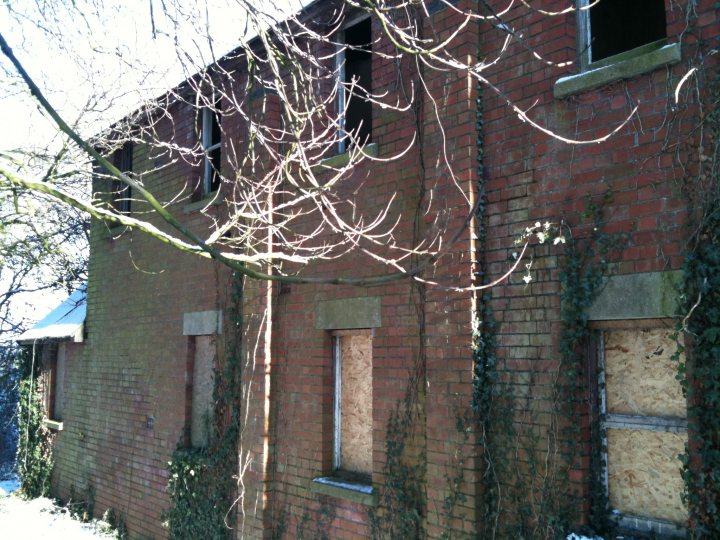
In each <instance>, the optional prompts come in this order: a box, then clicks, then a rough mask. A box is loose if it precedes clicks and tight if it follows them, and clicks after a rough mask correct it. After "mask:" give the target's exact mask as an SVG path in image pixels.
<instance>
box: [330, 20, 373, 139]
mask: <svg viewBox="0 0 720 540" xmlns="http://www.w3.org/2000/svg"><path fill="white" fill-rule="evenodd" d="M371 42H372V32H371V24H370V19H369V18H365V19H362V20H361V21H359V22H355V23H351V24H350V25H348V26H347V27H345V29H344V30H343V32H342V34H341V36H340V43H341V49H340V51H339V53H338V56H337V61H338V66H339V69H338V74H339V75H338V77H339V80H340V83H341V88H340V89H339V91H338V111H339V113H340V143H339V148H338V149H339V151H340V153H343V152H346V151H347V150H348V149H349V148H350V147H351V146H352V145H353V144H355V143H357V144H360V145H363V144H366V143H369V142H371V141H372V103H371V101H370V99H369V95H370V93H371V92H372V49H371ZM348 134H349V135H350V137H349V136H348Z"/></svg>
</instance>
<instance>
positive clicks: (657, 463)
mask: <svg viewBox="0 0 720 540" xmlns="http://www.w3.org/2000/svg"><path fill="white" fill-rule="evenodd" d="M672 334H673V331H672V329H671V328H669V327H659V328H657V327H656V328H612V329H605V330H602V331H601V339H600V340H599V368H600V371H599V372H600V377H599V379H600V401H601V404H600V409H601V411H600V412H601V417H600V418H601V423H602V428H603V434H604V442H605V445H604V450H605V460H606V461H605V462H606V471H605V484H606V488H607V494H608V499H609V503H610V509H611V512H613V514H615V516H616V517H617V518H618V520H619V521H620V523H621V525H623V526H625V527H628V528H632V529H641V530H646V531H653V532H658V533H662V534H666V533H671V532H672V531H673V530H675V531H677V527H678V526H679V525H682V524H683V523H684V522H685V520H686V519H687V515H688V514H687V508H686V507H685V505H684V504H683V502H682V498H681V495H682V493H683V488H684V484H683V479H682V476H681V462H680V460H679V459H678V456H679V455H680V454H683V453H684V452H685V445H686V443H687V439H688V435H687V402H686V398H685V396H684V395H683V392H682V388H681V386H680V383H679V382H678V380H677V377H676V375H677V361H676V360H674V359H673V358H672V356H673V354H674V353H675V351H676V350H677V344H676V343H675V341H674V339H673V337H672Z"/></svg>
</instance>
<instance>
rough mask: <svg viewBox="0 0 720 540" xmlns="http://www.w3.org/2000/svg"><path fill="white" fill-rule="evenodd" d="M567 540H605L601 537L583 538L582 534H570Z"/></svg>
mask: <svg viewBox="0 0 720 540" xmlns="http://www.w3.org/2000/svg"><path fill="white" fill-rule="evenodd" d="M566 540H603V539H602V537H600V536H583V535H582V534H577V533H570V534H568V536H567V538H566Z"/></svg>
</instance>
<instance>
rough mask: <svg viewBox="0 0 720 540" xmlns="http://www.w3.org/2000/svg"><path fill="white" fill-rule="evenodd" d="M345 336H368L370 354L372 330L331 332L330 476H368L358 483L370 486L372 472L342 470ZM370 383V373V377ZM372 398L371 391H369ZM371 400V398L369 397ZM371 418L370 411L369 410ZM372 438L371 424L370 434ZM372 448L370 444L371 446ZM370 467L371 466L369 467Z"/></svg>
mask: <svg viewBox="0 0 720 540" xmlns="http://www.w3.org/2000/svg"><path fill="white" fill-rule="evenodd" d="M346 336H370V338H371V345H370V346H371V353H372V338H373V330H372V329H352V330H334V331H332V332H331V339H332V357H333V449H332V450H333V451H332V474H333V475H338V476H343V475H351V476H358V477H359V476H362V475H363V474H368V475H369V479H368V480H369V481H368V482H360V483H361V484H367V485H371V484H372V470H370V471H366V472H355V471H348V470H346V469H344V468H343V463H342V338H343V337H346ZM370 377H371V381H372V373H371V375H370ZM371 396H372V389H371ZM371 399H372V397H371ZM370 414H371V416H372V409H371V413H370ZM370 435H371V437H372V423H371V433H370ZM371 448H372V444H371ZM371 451H372V450H371ZM371 463H372V459H371ZM371 467H372V465H371Z"/></svg>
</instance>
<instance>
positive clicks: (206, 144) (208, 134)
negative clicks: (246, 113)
mask: <svg viewBox="0 0 720 540" xmlns="http://www.w3.org/2000/svg"><path fill="white" fill-rule="evenodd" d="M201 111H202V115H201V118H200V124H201V125H200V144H201V145H202V151H203V170H202V178H201V184H200V192H201V193H200V195H201V196H205V195H207V194H208V193H212V192H213V191H215V190H217V189H218V188H219V187H220V163H221V157H222V154H221V147H222V141H221V131H220V101H219V100H218V101H217V102H216V103H215V105H214V106H212V107H203V108H202V109H201Z"/></svg>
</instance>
